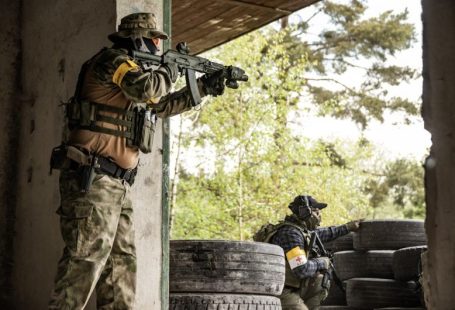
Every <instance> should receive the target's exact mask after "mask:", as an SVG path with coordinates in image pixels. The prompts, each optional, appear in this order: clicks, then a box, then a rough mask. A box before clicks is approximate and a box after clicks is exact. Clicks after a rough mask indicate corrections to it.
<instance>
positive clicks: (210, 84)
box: [201, 70, 225, 97]
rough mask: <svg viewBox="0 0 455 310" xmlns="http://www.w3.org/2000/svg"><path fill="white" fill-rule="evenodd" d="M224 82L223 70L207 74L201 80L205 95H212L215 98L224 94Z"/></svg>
mask: <svg viewBox="0 0 455 310" xmlns="http://www.w3.org/2000/svg"><path fill="white" fill-rule="evenodd" d="M224 80H225V78H224V72H223V70H218V71H216V72H213V73H209V74H205V75H204V76H203V77H202V78H201V81H202V84H203V90H204V92H205V94H206V95H212V96H214V97H216V96H221V95H222V94H223V93H224V87H225V85H224Z"/></svg>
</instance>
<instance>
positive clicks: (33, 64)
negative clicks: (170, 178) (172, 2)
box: [0, 0, 161, 310]
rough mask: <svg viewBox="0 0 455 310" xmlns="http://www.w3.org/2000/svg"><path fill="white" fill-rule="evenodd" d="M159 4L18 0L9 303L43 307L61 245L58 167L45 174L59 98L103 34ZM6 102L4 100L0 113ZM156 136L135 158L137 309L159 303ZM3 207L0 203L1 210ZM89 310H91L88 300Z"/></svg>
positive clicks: (59, 119) (24, 308) (67, 93)
mask: <svg viewBox="0 0 455 310" xmlns="http://www.w3.org/2000/svg"><path fill="white" fill-rule="evenodd" d="M14 2H15V1H12V2H11V6H12V3H14ZM158 3H161V1H159V0H153V1H147V3H146V1H126V0H118V1H115V0H96V1H93V0H81V1H59V0H42V1H32V0H23V1H22V7H23V9H22V12H21V14H22V21H23V23H22V37H21V38H22V47H23V49H22V71H21V72H22V78H21V81H20V83H15V84H14V85H18V84H19V85H21V86H22V94H21V101H20V107H21V110H22V113H21V119H20V123H21V124H22V125H21V126H20V127H19V125H18V124H19V123H18V124H17V125H16V126H15V129H16V130H18V131H20V137H19V139H18V140H19V141H20V148H19V154H20V156H19V157H18V160H19V166H18V169H17V175H18V185H17V187H16V189H17V193H18V195H17V197H18V198H17V204H16V208H15V214H16V221H15V230H16V233H15V238H14V269H13V277H12V279H13V280H12V287H13V290H14V293H13V304H14V308H15V309H21V310H28V309H46V305H47V301H48V298H49V295H50V292H51V290H52V286H53V277H54V275H55V272H56V267H57V261H58V259H59V257H60V255H61V251H62V249H63V244H62V240H61V237H60V231H59V224H58V216H57V215H56V214H55V210H56V209H57V208H58V205H59V193H58V172H54V173H53V175H52V176H49V156H50V152H51V149H52V148H53V147H54V146H57V145H58V144H59V143H60V142H61V137H62V132H63V124H64V120H63V108H62V107H59V104H60V102H61V101H64V100H66V99H68V98H69V97H71V95H72V94H73V92H74V87H75V83H76V79H77V75H78V72H79V69H80V66H81V65H82V63H83V62H84V61H85V60H86V59H88V58H89V57H90V56H92V55H93V54H94V53H96V52H97V51H98V50H99V49H100V48H101V47H103V46H106V45H110V43H109V41H108V40H107V35H108V34H109V33H111V32H113V31H115V28H116V23H117V22H118V21H119V20H120V18H121V17H122V16H124V15H126V14H128V13H131V12H135V11H139V10H144V9H150V8H153V9H155V8H156V9H158V12H157V15H158V16H160V15H161V12H160V7H159V5H158ZM18 12H19V10H18ZM13 29H14V30H18V29H20V27H17V26H16V27H15V28H13ZM3 35H4V34H2V36H3ZM3 53H4V51H3V47H2V55H4V54H3ZM3 59H4V58H3V57H2V60H1V61H2V62H3V61H4V60H3ZM11 76H13V74H11ZM1 87H4V86H3V83H2V86H1ZM2 93H3V92H2ZM2 96H3V95H2ZM1 99H2V101H3V98H1ZM10 101H11V99H10ZM7 107H8V106H5V107H4V106H3V105H2V107H1V109H2V112H3V109H6V108H7ZM9 109H11V106H9ZM3 115H4V114H3V113H2V116H1V117H2V120H3ZM2 126H3V122H2ZM1 134H3V132H2V133H1ZM160 137H161V132H160V131H159V130H158V132H157V140H156V144H155V150H154V153H153V154H151V155H148V156H144V157H142V158H141V164H140V165H141V171H140V173H139V176H138V178H137V179H136V182H137V183H136V184H135V188H134V193H135V197H134V199H136V205H135V219H136V239H137V248H138V250H137V255H138V295H137V309H159V307H160V276H161V265H160V264H161V260H160V259H161V234H160V227H161V154H160V152H159V148H160V147H161V141H160ZM2 139H4V138H3V136H2ZM1 141H2V142H3V141H4V140H1ZM2 156H3V155H2ZM3 158H4V157H2V159H3ZM2 162H3V160H2ZM2 171H3V169H2ZM2 179H3V178H2ZM0 182H3V180H1V181H0ZM2 189H3V186H2ZM2 199H3V196H2ZM2 203H3V200H2ZM6 211H7V209H5V210H4V209H3V206H2V209H1V212H2V215H3V213H4V212H6ZM2 220H3V219H2ZM0 229H3V226H2V228H0ZM0 237H1V239H0V240H2V241H3V240H6V239H4V238H3V237H2V236H0ZM88 309H94V305H93V301H92V303H91V304H90V306H89V307H88Z"/></svg>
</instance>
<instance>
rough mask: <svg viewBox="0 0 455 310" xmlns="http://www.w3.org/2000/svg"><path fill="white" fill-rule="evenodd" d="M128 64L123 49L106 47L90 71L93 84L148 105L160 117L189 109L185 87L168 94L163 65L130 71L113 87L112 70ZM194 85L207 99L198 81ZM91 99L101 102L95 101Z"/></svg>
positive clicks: (125, 51)
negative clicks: (152, 68)
mask: <svg viewBox="0 0 455 310" xmlns="http://www.w3.org/2000/svg"><path fill="white" fill-rule="evenodd" d="M127 61H133V59H132V58H131V57H130V56H128V51H127V50H126V49H122V48H120V49H114V48H107V49H105V50H104V51H102V52H101V53H100V55H99V56H98V57H96V58H95V59H94V63H93V66H92V70H91V71H92V72H93V75H94V78H95V79H96V82H97V83H99V85H100V86H103V87H105V88H106V89H110V90H114V89H117V90H118V89H120V90H121V92H122V93H123V95H124V96H125V98H126V99H127V100H131V101H132V102H134V103H144V102H145V103H148V104H149V105H151V106H152V107H153V108H154V110H155V112H156V114H157V116H158V117H160V118H166V117H170V116H174V115H177V114H181V113H183V112H185V111H188V110H190V109H191V108H192V102H191V96H190V93H189V91H188V89H187V88H186V87H184V88H182V89H180V90H179V91H177V92H173V93H170V91H171V88H172V85H173V84H172V79H171V77H170V74H169V71H168V69H167V68H166V66H161V67H158V68H156V69H155V70H151V71H147V72H145V71H143V70H142V69H141V68H140V67H137V68H134V69H131V70H130V71H128V72H127V73H126V74H125V76H124V77H123V79H122V82H121V83H120V86H118V85H116V84H114V82H113V81H112V77H113V75H114V73H115V71H116V70H117V69H118V67H119V66H120V65H122V64H123V63H125V62H127ZM197 82H198V88H199V93H200V94H201V96H202V97H204V96H206V95H207V94H206V93H205V91H204V88H203V85H202V81H201V79H198V81H197ZM90 99H92V100H93V101H95V102H100V101H99V100H96V98H95V99H94V98H90Z"/></svg>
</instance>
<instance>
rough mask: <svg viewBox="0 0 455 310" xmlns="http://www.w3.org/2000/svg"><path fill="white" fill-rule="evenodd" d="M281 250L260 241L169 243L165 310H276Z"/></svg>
mask: <svg viewBox="0 0 455 310" xmlns="http://www.w3.org/2000/svg"><path fill="white" fill-rule="evenodd" d="M284 275H285V260H284V254H283V250H282V249H281V248H280V247H278V246H275V245H272V244H267V243H260V242H245V241H223V240H173V241H171V244H170V268H169V291H170V296H169V309H170V310H187V309H188V310H189V309H191V310H211V309H213V310H215V309H248V310H250V309H251V310H259V309H261V310H279V309H281V304H280V299H279V298H278V297H277V296H279V295H280V294H281V291H282V290H283V287H284Z"/></svg>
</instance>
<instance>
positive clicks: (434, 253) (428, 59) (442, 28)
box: [422, 0, 455, 310]
mask: <svg viewBox="0 0 455 310" xmlns="http://www.w3.org/2000/svg"><path fill="white" fill-rule="evenodd" d="M422 4H423V26H424V28H423V31H424V33H423V49H424V57H423V64H424V66H423V77H424V85H423V86H424V89H423V118H424V121H425V128H426V129H427V130H428V131H429V132H431V134H432V141H433V146H432V148H431V155H430V157H429V158H428V159H427V161H426V167H425V169H426V175H425V186H426V203H427V217H426V221H425V226H426V231H427V235H428V249H429V253H428V258H427V265H426V269H425V275H426V277H428V280H429V290H430V291H428V292H426V295H427V297H428V300H429V301H430V304H429V305H427V306H428V308H429V309H437V310H445V309H453V308H454V305H455V294H453V292H454V288H455V250H454V249H455V230H454V229H453V227H454V223H455V182H454V180H455V177H454V176H455V87H454V85H455V37H454V33H455V2H454V1H452V0H438V1H432V0H423V1H422Z"/></svg>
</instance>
